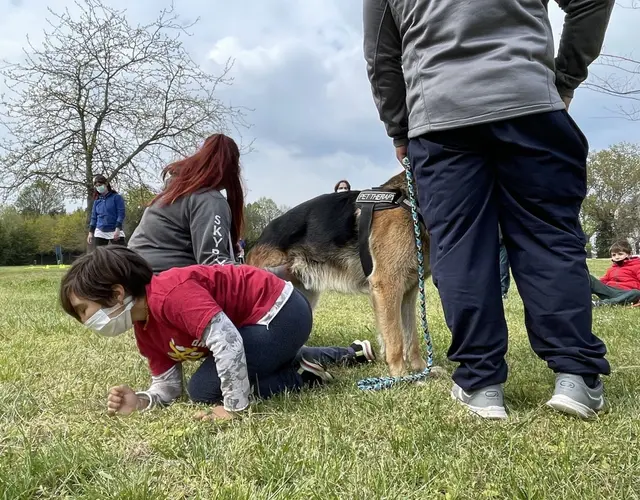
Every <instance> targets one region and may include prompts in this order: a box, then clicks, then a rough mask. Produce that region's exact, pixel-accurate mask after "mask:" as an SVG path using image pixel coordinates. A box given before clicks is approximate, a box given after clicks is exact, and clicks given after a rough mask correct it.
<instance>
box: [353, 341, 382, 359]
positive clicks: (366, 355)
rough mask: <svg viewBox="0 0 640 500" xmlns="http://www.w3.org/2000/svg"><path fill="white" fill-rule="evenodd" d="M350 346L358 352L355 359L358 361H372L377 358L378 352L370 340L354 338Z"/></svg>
mask: <svg viewBox="0 0 640 500" xmlns="http://www.w3.org/2000/svg"><path fill="white" fill-rule="evenodd" d="M349 347H351V349H353V350H354V351H355V352H356V357H355V360H356V361H357V362H358V363H371V362H373V361H375V360H376V354H375V352H373V348H372V347H371V342H369V341H368V340H354V341H353V343H352V344H351V345H350V346H349Z"/></svg>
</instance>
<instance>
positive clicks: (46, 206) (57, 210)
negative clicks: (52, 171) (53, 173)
mask: <svg viewBox="0 0 640 500" xmlns="http://www.w3.org/2000/svg"><path fill="white" fill-rule="evenodd" d="M15 207H16V209H18V211H19V212H20V213H21V214H22V215H28V216H39V215H57V214H63V213H64V199H63V198H62V193H60V191H58V190H57V189H56V188H55V186H52V185H51V184H49V182H47V181H46V180H44V179H37V180H35V181H33V182H32V183H31V184H29V185H26V186H25V187H24V188H23V189H22V190H21V191H20V194H19V195H18V198H17V199H16V203H15Z"/></svg>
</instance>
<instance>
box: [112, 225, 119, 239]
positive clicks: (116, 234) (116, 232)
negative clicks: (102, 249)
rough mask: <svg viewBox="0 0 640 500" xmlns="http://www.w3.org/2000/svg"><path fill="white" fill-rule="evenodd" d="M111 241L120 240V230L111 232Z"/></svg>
mask: <svg viewBox="0 0 640 500" xmlns="http://www.w3.org/2000/svg"><path fill="white" fill-rule="evenodd" d="M113 239H114V240H118V239H120V229H118V228H116V230H115V231H114V232H113Z"/></svg>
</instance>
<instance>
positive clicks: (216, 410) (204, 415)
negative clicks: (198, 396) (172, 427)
mask: <svg viewBox="0 0 640 500" xmlns="http://www.w3.org/2000/svg"><path fill="white" fill-rule="evenodd" d="M193 418H195V419H196V420H200V421H202V422H206V421H210V420H231V419H232V418H234V415H233V413H229V412H228V411H227V410H225V409H224V407H223V406H214V407H213V408H211V409H208V410H200V411H197V412H196V414H195V415H194V416H193Z"/></svg>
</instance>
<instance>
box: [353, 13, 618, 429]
mask: <svg viewBox="0 0 640 500" xmlns="http://www.w3.org/2000/svg"><path fill="white" fill-rule="evenodd" d="M558 4H559V5H560V7H561V8H562V9H563V10H564V12H565V14H566V17H565V22H564V29H563V33H562V38H561V39H560V49H559V52H558V55H557V57H555V59H554V44H553V35H552V31H551V25H550V23H549V18H548V13H547V7H548V5H547V0H474V1H461V0H364V53H365V59H366V62H367V72H368V76H369V80H370V82H371V89H372V93H373V98H374V101H375V104H376V106H377V108H378V112H379V114H380V118H381V119H382V121H383V122H384V124H385V126H386V130H387V133H388V135H389V136H390V137H391V138H392V139H393V144H394V146H395V148H396V156H397V158H398V159H399V160H400V161H402V160H403V159H404V158H405V157H406V156H408V158H409V161H410V163H411V168H412V171H413V174H414V176H415V180H416V184H417V188H418V197H419V200H418V201H419V205H420V209H421V211H422V214H423V216H424V218H425V220H426V223H427V228H428V231H429V234H430V238H431V270H432V273H433V280H434V282H435V283H436V284H437V287H438V292H439V294H440V298H441V300H442V305H443V309H444V313H445V317H446V321H447V325H448V327H449V329H450V330H451V333H452V343H451V347H450V349H449V352H448V356H449V359H450V360H452V361H454V362H457V363H458V364H459V365H458V367H457V369H456V371H455V373H454V374H453V380H454V385H453V388H452V391H451V395H452V397H453V398H454V399H455V400H456V401H457V402H459V403H460V404H462V405H464V406H465V407H467V408H468V409H469V410H471V411H472V412H473V413H475V414H477V415H480V416H482V417H485V418H506V417H507V414H506V411H505V408H504V398H503V388H502V384H503V383H504V382H505V380H506V379H507V365H506V362H505V359H504V356H505V354H506V351H507V324H506V321H505V317H504V310H503V306H502V300H501V299H500V269H499V262H498V259H497V255H498V252H499V248H498V224H499V225H500V227H501V228H502V232H503V235H504V243H505V246H506V249H507V252H508V256H509V261H510V263H511V268H512V271H513V275H514V279H515V281H516V284H517V286H518V290H519V291H520V293H521V295H522V299H523V302H524V307H525V324H526V327H527V332H528V334H529V340H530V342H531V346H532V348H533V349H534V351H535V352H536V354H537V355H538V356H539V357H540V358H542V359H543V360H545V361H546V363H547V365H548V366H549V368H551V369H552V370H553V371H554V372H555V373H556V386H555V392H554V394H553V396H552V397H551V399H550V400H549V401H548V402H547V404H548V405H549V406H551V407H552V408H555V409H556V410H559V411H562V412H565V413H569V414H573V415H577V416H579V417H582V418H589V417H592V416H594V415H595V414H596V412H597V411H599V410H601V409H602V408H603V406H604V397H603V387H602V382H601V381H600V379H599V375H600V374H608V373H609V372H610V367H609V363H608V362H607V360H606V359H605V354H606V347H605V345H604V343H603V342H602V341H601V340H600V339H599V338H598V337H596V336H595V335H594V334H593V333H592V330H591V323H592V318H591V295H590V288H589V274H588V272H587V266H586V252H585V243H586V240H585V236H584V234H583V232H582V229H581V227H580V222H579V219H578V213H579V211H580V206H581V204H582V201H583V199H584V197H585V195H586V159H587V153H588V143H587V140H586V139H585V137H584V135H583V134H582V132H581V131H580V129H579V128H578V126H577V125H576V124H575V123H574V122H573V120H572V119H571V117H570V116H569V114H568V113H567V108H568V106H569V103H570V102H571V99H572V97H573V92H574V90H575V89H576V88H577V87H578V86H579V85H580V83H581V82H583V81H584V80H585V78H586V77H587V67H588V66H589V64H590V63H591V62H592V61H593V60H594V59H595V58H596V57H597V56H598V55H599V53H600V50H601V46H602V43H603V39H604V35H605V31H606V28H607V25H608V22H609V17H610V15H611V11H612V9H613V4H614V0H558Z"/></svg>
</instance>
